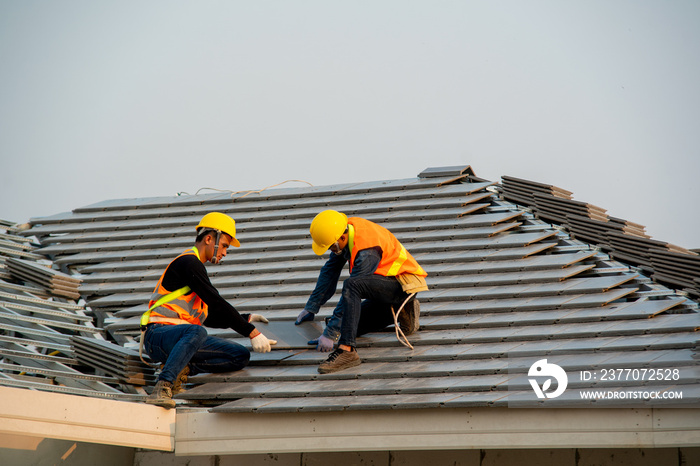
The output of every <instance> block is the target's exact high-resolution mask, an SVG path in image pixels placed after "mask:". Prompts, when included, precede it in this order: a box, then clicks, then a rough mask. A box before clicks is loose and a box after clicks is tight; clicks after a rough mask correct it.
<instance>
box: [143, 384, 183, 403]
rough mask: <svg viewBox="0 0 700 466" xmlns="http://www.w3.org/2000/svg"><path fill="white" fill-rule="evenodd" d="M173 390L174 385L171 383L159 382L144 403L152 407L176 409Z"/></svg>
mask: <svg viewBox="0 0 700 466" xmlns="http://www.w3.org/2000/svg"><path fill="white" fill-rule="evenodd" d="M172 388H173V384H171V383H170V382H166V381H165V380H159V381H158V383H156V386H155V387H154V388H153V391H152V392H151V394H150V395H148V396H147V397H146V399H145V400H144V401H145V402H146V403H148V404H150V405H156V406H161V407H163V408H167V409H171V408H174V407H175V401H174V400H173V392H172Z"/></svg>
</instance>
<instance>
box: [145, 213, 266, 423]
mask: <svg viewBox="0 0 700 466" xmlns="http://www.w3.org/2000/svg"><path fill="white" fill-rule="evenodd" d="M230 245H233V246H235V247H239V246H240V243H239V242H238V240H237V239H236V222H235V221H234V220H233V219H232V218H231V217H229V216H228V215H225V214H222V213H220V212H211V213H208V214H206V215H205V216H204V217H203V218H202V220H201V221H200V222H199V225H197V237H196V240H195V244H194V247H193V248H191V249H188V250H187V251H185V252H183V253H182V254H180V255H179V256H177V257H176V258H175V259H173V261H172V262H170V264H169V265H168V267H167V268H166V269H165V272H163V275H161V277H160V279H159V280H158V284H157V285H156V288H155V290H154V292H153V295H152V296H151V299H150V301H149V303H148V305H149V310H148V311H146V312H145V313H144V315H143V316H142V317H141V327H142V329H143V328H144V327H145V334H142V342H143V344H144V346H145V348H146V351H147V352H148V354H149V356H150V357H151V359H153V360H154V361H157V362H161V363H165V365H164V367H163V369H162V370H161V372H160V374H159V375H158V381H157V383H156V386H155V388H154V389H153V392H152V393H151V394H150V395H149V396H148V397H147V398H146V400H145V401H146V403H150V404H154V405H158V406H162V407H164V408H168V409H170V408H174V407H175V401H174V400H173V399H172V397H173V395H174V394H177V393H179V392H180V391H182V384H183V383H184V382H186V380H187V376H188V375H194V374H198V373H201V372H229V371H236V370H240V369H242V368H243V367H245V366H246V365H247V364H248V361H249V360H250V351H249V350H248V349H247V348H246V347H245V346H243V345H240V344H238V343H235V342H232V341H228V340H225V339H222V338H216V337H212V336H209V335H208V334H207V331H206V329H205V328H204V327H203V326H202V325H204V324H206V325H207V326H208V327H214V328H232V329H233V330H235V331H236V332H238V333H240V334H241V335H243V336H246V337H250V341H251V345H252V347H253V350H254V351H256V352H261V353H265V352H268V351H270V345H274V344H276V343H277V342H276V341H274V340H268V339H267V338H266V337H265V335H263V334H262V333H260V331H258V330H257V329H256V328H255V326H254V325H253V322H264V323H267V319H265V318H264V317H263V316H261V315H258V314H239V313H238V311H237V310H236V309H235V308H234V307H233V306H232V305H231V304H229V303H228V302H227V301H226V300H225V299H224V298H222V297H221V295H220V294H219V292H218V291H217V289H216V288H214V286H213V285H212V283H211V281H210V280H209V277H208V275H207V269H206V268H205V267H204V264H205V263H206V262H211V263H213V264H218V263H220V262H221V260H222V259H223V258H224V257H226V253H227V249H228V247H229V246H230Z"/></svg>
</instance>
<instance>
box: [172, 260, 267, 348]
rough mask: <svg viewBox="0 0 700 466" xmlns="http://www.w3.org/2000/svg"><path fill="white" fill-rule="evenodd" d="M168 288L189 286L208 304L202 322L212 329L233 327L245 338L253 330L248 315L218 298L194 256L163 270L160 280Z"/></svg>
mask: <svg viewBox="0 0 700 466" xmlns="http://www.w3.org/2000/svg"><path fill="white" fill-rule="evenodd" d="M161 284H162V285H163V288H165V289H166V290H168V291H175V290H179V289H180V288H182V287H184V286H189V287H190V289H191V290H192V292H194V293H196V294H197V296H199V297H200V298H201V299H202V301H204V302H205V303H206V305H207V306H209V314H208V315H207V318H206V320H205V321H204V325H206V326H207V327H213V328H232V329H233V330H235V331H236V332H238V333H240V334H241V335H243V336H245V337H247V336H250V333H251V332H252V331H253V330H255V326H254V325H253V324H251V323H249V322H248V317H249V314H239V313H238V311H237V310H236V308H235V307H233V306H232V305H231V304H230V303H229V302H228V301H226V300H225V299H224V298H222V297H221V295H220V294H219V292H218V290H217V289H216V288H214V285H212V284H211V281H210V280H209V275H207V269H206V267H205V266H204V264H202V262H201V261H200V260H199V259H198V258H197V257H196V256H194V255H192V254H187V255H184V256H180V257H178V258H177V259H175V260H174V261H173V262H172V263H171V264H170V265H169V266H168V268H167V269H166V271H165V275H164V276H163V282H162V283H161Z"/></svg>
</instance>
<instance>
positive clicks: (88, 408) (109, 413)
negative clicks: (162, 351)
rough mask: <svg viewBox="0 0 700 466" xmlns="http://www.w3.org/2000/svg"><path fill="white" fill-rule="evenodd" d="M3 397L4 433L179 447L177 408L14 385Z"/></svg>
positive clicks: (0, 392) (1, 390) (2, 390)
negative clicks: (169, 408)
mask: <svg viewBox="0 0 700 466" xmlns="http://www.w3.org/2000/svg"><path fill="white" fill-rule="evenodd" d="M0 399H2V400H3V402H2V404H0V437H3V436H6V435H9V436H14V437H15V438H20V437H35V438H36V437H39V438H51V439H61V440H73V441H79V442H87V443H98V444H103V445H118V446H124V447H134V448H146V449H150V450H163V451H173V450H174V449H175V419H176V414H175V410H170V411H168V410H166V409H163V408H159V407H156V406H151V405H147V404H144V403H131V402H124V401H115V400H104V399H99V398H90V397H84V396H77V395H66V394H63V393H50V392H42V391H35V390H26V389H22V388H12V387H0Z"/></svg>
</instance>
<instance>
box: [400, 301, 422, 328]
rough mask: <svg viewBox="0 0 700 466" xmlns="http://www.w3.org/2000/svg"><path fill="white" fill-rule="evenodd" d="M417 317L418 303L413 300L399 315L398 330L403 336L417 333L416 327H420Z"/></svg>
mask: <svg viewBox="0 0 700 466" xmlns="http://www.w3.org/2000/svg"><path fill="white" fill-rule="evenodd" d="M419 316H420V303H419V302H418V300H417V299H415V298H414V299H412V300H410V301H409V302H407V303H406V305H405V306H404V307H403V309H402V310H401V313H400V314H399V318H398V321H399V328H400V329H401V331H402V332H403V334H404V335H406V336H408V335H410V334H412V333H414V332H417V331H418V327H420V323H419V322H418V318H419Z"/></svg>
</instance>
